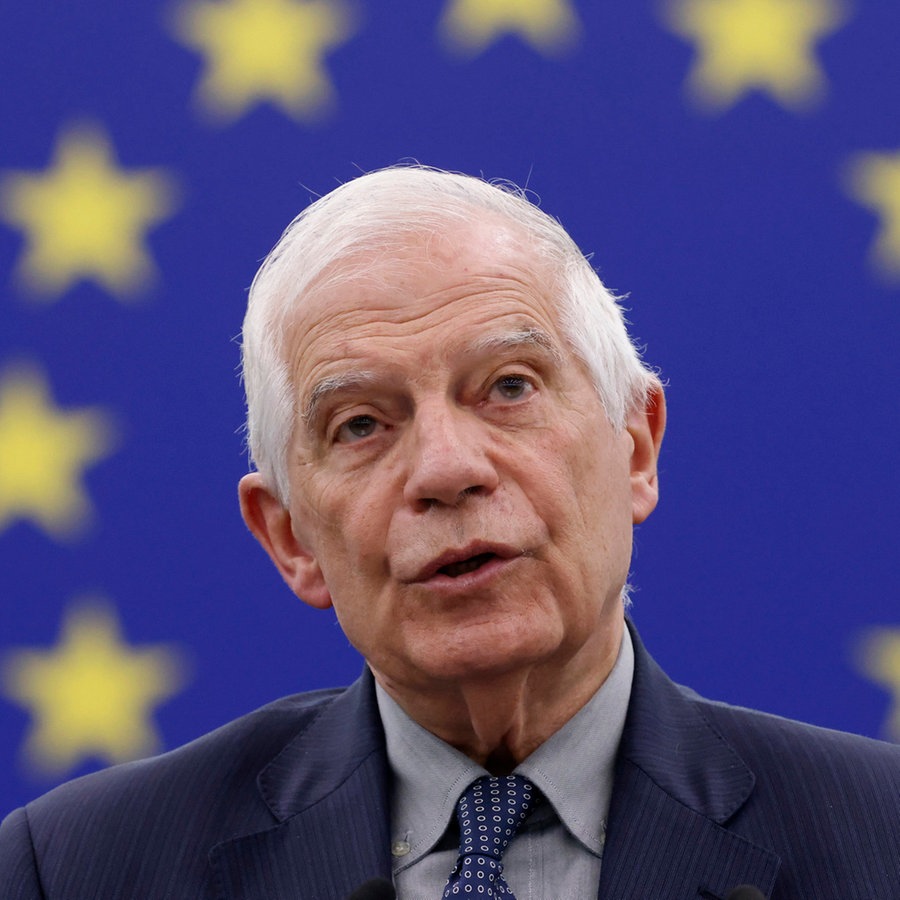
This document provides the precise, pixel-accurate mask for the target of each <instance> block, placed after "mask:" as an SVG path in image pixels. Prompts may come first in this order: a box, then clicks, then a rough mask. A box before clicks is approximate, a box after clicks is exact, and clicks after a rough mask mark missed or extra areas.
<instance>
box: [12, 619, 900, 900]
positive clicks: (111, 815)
mask: <svg viewBox="0 0 900 900" xmlns="http://www.w3.org/2000/svg"><path fill="white" fill-rule="evenodd" d="M635 654H636V659H635V676H634V687H633V690H632V698H631V703H630V707H629V713H628V720H627V723H626V726H625V731H624V734H623V738H622V743H621V747H620V751H619V756H618V761H617V770H616V777H615V786H614V791H613V798H612V806H611V809H610V814H609V822H608V828H607V837H606V846H605V850H604V856H603V870H602V876H601V882H600V885H599V897H600V898H603V900H688V898H691V900H693V898H720V900H721V898H724V897H726V896H727V894H728V892H729V891H730V890H731V889H732V888H733V887H734V886H736V885H738V884H743V883H749V884H753V885H756V886H757V887H758V888H759V889H760V890H761V891H762V893H763V894H764V895H765V896H766V897H768V898H771V900H788V898H791V900H794V898H808V900H897V898H900V747H896V746H893V745H889V744H882V743H879V742H876V741H868V740H865V739H863V738H859V737H853V736H850V735H845V734H840V733H836V732H830V731H825V730H822V729H817V728H813V727H811V726H807V725H801V724H799V723H796V722H790V721H787V720H784V719H779V718H776V717H773V716H768V715H764V714H762V713H757V712H752V711H749V710H744V709H737V708H734V707H730V706H726V705H723V704H719V703H712V702H710V701H707V700H704V699H702V698H700V697H698V696H697V695H695V694H694V693H693V692H691V691H688V690H686V689H684V688H681V687H678V686H676V685H675V684H673V683H672V682H671V681H670V680H669V679H668V678H667V677H666V676H665V674H664V673H663V672H662V671H661V670H660V669H659V668H658V667H657V665H656V664H655V663H654V662H653V660H652V659H651V658H650V656H649V655H648V654H647V652H646V651H645V650H644V649H643V647H642V646H641V644H640V641H639V640H638V639H637V637H636V636H635ZM388 796H389V771H388V765H387V760H386V757H385V747H384V737H383V734H382V730H381V725H380V721H379V718H378V713H377V707H376V704H375V698H374V690H373V684H372V679H371V676H370V675H368V674H366V675H364V676H363V677H362V678H361V679H360V680H359V681H357V682H356V683H355V684H353V685H352V686H351V687H349V688H347V689H345V690H336V691H319V692H315V693H310V694H300V695H298V696H295V697H288V698H286V699H284V700H279V701H277V702H275V703H273V704H271V705H269V706H266V707H264V708H263V709H260V710H258V711H256V712H254V713H251V714H250V715H248V716H245V717H244V718H242V719H239V720H237V721H235V722H232V723H231V724H229V725H226V726H225V727H223V728H221V729H219V730H218V731H215V732H213V733H212V734H209V735H207V736H205V737H203V738H200V739H199V740H197V741H194V742H193V743H191V744H188V745H187V746H185V747H182V748H180V749H178V750H175V751H173V752H171V753H167V754H165V755H163V756H160V757H156V758H154V759H149V760H144V761H141V762H137V763H133V764H129V765H125V766H119V767H116V768H112V769H108V770H106V771H104V772H100V773H97V774H95V775H89V776H87V777H86V778H81V779H78V780H76V781H73V782H70V783H69V784H66V785H63V786H62V787H60V788H57V789H56V790H55V791H52V792H51V793H50V794H47V795H46V796H44V797H42V798H41V799H39V800H36V801H35V802H34V803H31V804H29V805H28V806H27V807H26V808H25V809H20V810H17V811H16V812H14V813H13V814H12V815H11V816H9V817H8V818H7V819H6V821H5V822H4V824H3V826H2V828H0V898H2V900H26V898H27V900H36V898H51V900H113V898H115V900H138V898H148V900H149V898H153V900H159V898H198V900H199V898H204V900H211V898H221V900H225V898H229V900H237V898H242V900H251V898H252V900H289V898H290V900H313V898H318V900H332V898H333V900H343V898H346V896H347V895H348V894H349V893H351V892H352V891H353V890H354V889H355V888H356V887H358V886H359V885H360V884H361V883H362V882H364V881H366V880H367V879H369V878H372V877H374V876H378V875H381V876H385V877H390V870H391V859H390V852H389V847H390V837H389V824H388V810H389V804H388ZM548 900H572V898H548Z"/></svg>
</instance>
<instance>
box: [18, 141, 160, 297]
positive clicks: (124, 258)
mask: <svg viewBox="0 0 900 900" xmlns="http://www.w3.org/2000/svg"><path fill="white" fill-rule="evenodd" d="M174 206H175V188H174V183H173V182H172V180H171V179H170V178H169V177H168V176H167V175H165V174H163V173H162V172H161V171H160V170H157V169H140V170H137V171H134V172H130V173H126V172H125V171H124V170H120V169H119V168H118V167H117V165H116V160H115V155H114V153H113V149H112V147H111V146H110V143H109V140H108V139H107V138H106V136H105V135H104V134H103V133H102V132H101V131H100V130H99V129H96V128H91V127H88V126H83V125H82V126H75V127H71V128H69V129H67V130H66V131H64V132H63V134H62V135H61V136H60V139H59V142H58V144H57V147H56V152H55V158H54V161H53V164H52V166H51V167H50V168H49V169H47V170H46V171H45V172H44V173H43V174H34V173H32V172H11V173H7V175H6V177H5V178H4V179H3V182H2V185H0V215H2V217H3V218H5V219H6V220H7V221H8V222H9V223H11V224H12V225H13V226H15V227H18V228H21V229H22V230H24V231H25V232H26V235H27V242H26V249H25V252H24V254H23V256H22V258H21V260H20V261H19V265H18V275H19V277H20V278H21V280H22V282H23V283H24V285H25V287H26V288H27V289H29V290H30V291H32V292H33V293H35V294H37V295H39V296H42V297H43V299H45V300H50V299H53V298H54V297H58V296H59V295H60V294H62V293H63V292H64V291H65V290H66V289H67V288H68V287H69V286H70V285H71V284H73V283H74V282H76V281H78V280H79V279H92V280H93V281H95V282H96V283H98V284H100V285H102V286H103V287H105V288H106V289H107V290H108V291H109V292H110V293H112V294H114V295H117V296H118V297H119V298H121V299H127V297H128V296H129V295H133V294H135V293H137V292H139V291H140V290H141V289H142V288H143V287H145V286H146V284H147V283H148V282H149V281H150V280H151V278H152V277H153V276H154V274H155V267H154V264H153V262H152V260H151V258H150V256H149V254H148V252H147V250H146V248H145V246H144V233H145V232H146V231H147V230H148V229H149V228H150V227H151V226H152V225H153V224H154V223H156V222H158V221H160V220H161V219H164V218H165V217H166V216H168V215H169V214H170V213H171V212H172V210H173V208H174Z"/></svg>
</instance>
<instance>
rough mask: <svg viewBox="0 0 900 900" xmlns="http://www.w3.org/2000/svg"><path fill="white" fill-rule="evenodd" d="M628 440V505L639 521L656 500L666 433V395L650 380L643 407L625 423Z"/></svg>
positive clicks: (642, 519) (656, 381)
mask: <svg viewBox="0 0 900 900" xmlns="http://www.w3.org/2000/svg"><path fill="white" fill-rule="evenodd" d="M626 428H627V430H628V433H629V434H630V435H631V439H632V452H631V502H632V521H633V522H634V524H635V525H638V524H640V523H641V522H643V521H644V520H645V519H646V518H647V516H649V515H650V513H652V512H653V510H654V509H656V503H657V501H658V500H659V475H658V472H657V463H658V461H659V450H660V447H661V446H662V439H663V434H664V432H665V430H666V396H665V394H664V393H663V388H662V385H661V384H660V383H659V381H658V380H657V379H655V378H654V380H653V384H652V385H651V386H650V388H649V389H648V391H647V400H646V402H645V403H644V405H643V406H642V407H640V408H638V409H635V410H633V411H632V412H631V413H629V416H628V422H627V424H626Z"/></svg>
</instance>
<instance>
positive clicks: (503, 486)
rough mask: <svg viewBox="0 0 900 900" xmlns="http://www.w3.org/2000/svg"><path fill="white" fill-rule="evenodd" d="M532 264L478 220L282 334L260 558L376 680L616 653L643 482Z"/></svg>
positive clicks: (307, 304)
mask: <svg viewBox="0 0 900 900" xmlns="http://www.w3.org/2000/svg"><path fill="white" fill-rule="evenodd" d="M532 257H533V254H530V253H529V252H528V250H527V248H526V247H524V246H523V240H522V236H521V235H519V234H518V233H515V232H514V231H512V230H510V229H509V228H507V227H506V226H500V225H496V224H495V225H486V224H485V225H479V226H471V227H467V228H465V229H463V228H460V229H459V230H457V231H455V232H450V233H449V234H448V235H445V236H443V237H441V238H440V239H432V240H430V241H429V242H428V245H427V246H425V245H424V244H419V243H416V242H414V241H411V242H410V243H409V244H408V245H407V246H406V247H405V249H404V251H403V252H402V253H401V254H394V255H391V257H390V258H388V259H379V258H366V259H359V260H356V261H355V264H354V265H353V267H352V269H351V270H350V271H349V272H345V277H344V278H343V279H342V280H341V281H340V282H338V283H330V284H328V285H326V286H324V287H321V288H320V289H318V290H316V289H314V290H313V292H312V294H311V296H310V297H309V298H308V299H305V300H304V302H303V305H302V307H301V309H300V311H299V312H298V313H297V315H296V318H295V319H293V320H292V322H291V328H290V332H289V341H290V343H289V348H290V349H289V356H288V359H289V365H290V369H291V375H292V378H293V384H294V389H295V396H296V398H297V403H298V409H299V410H300V411H301V415H300V416H299V417H298V421H297V423H296V426H295V429H294V434H293V438H292V443H291V445H290V448H289V453H288V465H289V477H290V488H291V496H290V503H289V509H288V513H289V521H287V520H285V524H284V526H283V528H282V534H281V537H280V538H276V539H275V540H274V544H275V545H276V549H275V550H274V552H273V548H272V546H271V544H272V543H273V541H272V539H271V536H270V538H269V544H270V546H269V550H270V553H273V556H274V557H275V558H276V563H277V564H278V565H279V568H280V569H281V571H282V574H284V576H285V578H286V580H288V582H289V583H290V584H291V586H292V587H293V588H294V590H295V591H296V592H297V593H298V594H299V595H300V596H301V597H302V598H303V599H305V600H306V601H307V602H310V603H312V604H313V605H316V606H327V605H329V603H332V604H333V605H334V608H335V610H336V613H337V616H338V619H339V621H340V623H341V626H342V627H343V629H344V631H345V633H346V634H347V636H348V638H349V639H350V641H351V642H352V643H353V644H354V646H356V647H357V649H358V650H359V651H360V652H361V653H362V654H363V655H364V656H365V657H366V659H367V660H368V661H369V663H370V665H371V667H372V668H373V670H374V671H375V672H376V675H377V676H378V677H379V678H380V679H381V680H382V681H383V683H386V684H388V685H391V684H393V685H396V686H407V687H415V688H418V689H422V688H428V687H432V688H435V687H439V686H440V684H441V683H446V684H453V683H457V682H459V681H460V680H464V679H466V678H470V677H479V676H482V675H492V674H500V673H504V672H508V671H510V670H513V669H517V668H522V667H532V666H538V667H541V666H551V667H555V666H562V667H566V666H568V667H570V668H572V667H574V670H576V671H581V670H585V671H590V670H591V668H592V667H593V666H597V667H601V666H604V665H605V666H606V667H607V669H608V665H609V656H610V654H611V653H614V652H615V650H616V649H617V647H618V637H619V634H620V629H621V605H620V594H621V591H622V587H623V585H624V583H625V579H626V576H627V573H628V567H629V560H630V556H631V526H632V522H633V521H634V520H640V519H643V518H644V517H645V516H646V515H647V514H649V512H650V510H651V509H652V507H653V503H655V471H654V473H651V474H649V475H648V474H647V473H645V472H644V471H640V472H636V469H638V468H639V464H638V463H636V462H635V458H636V456H640V457H642V458H644V457H646V456H647V452H646V448H644V449H641V450H640V451H639V452H638V453H635V452H634V451H635V443H636V441H635V434H636V433H637V431H636V429H635V428H632V427H631V426H629V428H628V429H624V430H622V431H621V432H618V433H617V432H616V431H615V430H614V429H613V428H612V427H611V426H610V424H609V422H608V421H607V418H606V416H605V414H604V410H603V407H602V405H601V403H600V400H599V397H598V395H597V393H596V390H595V389H594V387H593V385H592V383H591V381H590V378H589V376H588V374H587V372H586V370H585V367H584V366H583V365H582V364H581V363H580V362H579V361H578V360H577V359H576V358H575V357H574V355H573V354H572V352H571V351H570V350H569V348H568V345H567V343H566V342H565V340H564V338H563V336H562V334H561V333H560V328H559V322H558V314H557V310H556V302H557V301H556V292H557V289H556V287H555V286H554V284H553V282H552V280H551V279H550V278H549V277H548V276H547V273H545V272H543V271H541V270H540V269H538V268H536V267H535V266H534V264H533V262H532ZM639 418H640V419H641V421H642V422H644V424H645V423H646V417H644V416H643V415H642V414H641V416H640V417H639ZM638 430H639V429H638ZM638 443H641V444H642V446H643V444H646V443H647V442H646V440H645V439H644V438H638ZM652 456H653V460H652V463H654V464H655V448H653V449H652ZM646 462H647V460H646V459H642V462H641V463H640V464H641V465H645V464H646ZM651 495H652V496H651ZM251 527H252V526H251ZM274 530H275V531H277V530H278V529H277V528H276V529H274ZM263 542H264V543H266V541H265V540H264V541H263Z"/></svg>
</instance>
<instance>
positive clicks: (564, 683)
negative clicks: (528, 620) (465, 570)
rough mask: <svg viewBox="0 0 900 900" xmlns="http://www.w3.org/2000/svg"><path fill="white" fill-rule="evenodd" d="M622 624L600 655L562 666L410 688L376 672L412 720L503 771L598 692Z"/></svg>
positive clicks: (591, 649) (588, 653)
mask: <svg viewBox="0 0 900 900" xmlns="http://www.w3.org/2000/svg"><path fill="white" fill-rule="evenodd" d="M623 628H624V622H623V621H622V620H619V622H618V623H617V627H616V628H614V629H613V630H612V631H611V633H610V634H609V635H607V639H606V640H605V641H604V642H603V647H602V652H601V653H599V654H598V653H597V648H596V646H595V645H594V644H591V645H589V646H586V647H585V648H582V653H579V654H576V656H575V657H573V658H572V659H570V660H568V661H567V664H565V665H563V666H560V665H559V664H558V663H556V664H554V662H553V661H551V662H549V663H543V664H539V665H533V666H529V667H525V668H523V669H516V670H513V671H507V672H502V673H497V674H493V675H492V674H483V673H481V674H479V675H478V676H477V677H475V678H470V679H463V680H458V681H454V682H453V683H452V684H449V685H448V684H443V683H442V684H438V685H430V686H429V687H428V688H427V689H423V688H422V686H421V685H416V687H415V688H413V689H408V688H406V687H405V686H403V685H400V684H397V683H396V682H392V681H391V680H390V679H389V678H386V677H385V676H384V675H383V674H382V673H380V672H378V671H377V670H375V669H373V673H374V675H375V678H376V679H377V680H378V682H379V684H380V685H381V686H382V687H383V688H384V689H385V690H386V691H387V692H388V694H390V696H391V697H392V698H393V699H394V700H395V701H396V702H397V703H398V704H399V706H400V707H401V708H402V709H403V710H404V711H405V712H406V714H407V715H408V716H409V717H410V718H411V719H413V720H414V721H415V722H418V724H419V725H421V726H422V727H423V728H425V729H427V730H428V731H430V732H431V733H432V734H434V735H436V736H437V737H439V738H440V739H441V740H443V741H445V742H446V743H448V744H450V745H451V746H453V747H455V748H456V749H457V750H459V751H460V752H462V753H464V754H465V755H466V756H468V757H469V758H470V759H472V760H474V761H475V762H477V763H478V764H479V765H481V766H482V767H484V768H485V769H487V770H488V771H489V772H491V773H492V774H495V775H503V774H507V773H509V772H511V771H512V770H513V769H514V768H515V767H516V766H517V765H518V764H519V763H520V762H522V760H524V759H525V758H526V757H528V756H529V755H531V753H533V752H534V751H535V750H536V749H537V748H538V747H539V746H540V745H541V744H543V743H544V741H546V740H547V739H548V738H549V737H550V736H551V735H553V734H554V733H555V732H557V731H558V730H559V729H560V728H562V727H563V725H565V724H566V722H568V721H569V719H571V718H572V716H574V715H575V714H576V713H577V712H578V711H579V710H580V709H581V708H582V707H583V706H584V705H585V704H586V703H587V702H588V700H590V699H591V697H593V696H594V694H595V693H596V692H597V690H598V689H599V688H600V686H601V685H602V684H603V682H604V681H606V678H607V677H608V676H609V673H610V672H611V671H612V668H613V666H614V665H615V662H616V659H617V658H618V654H619V647H620V645H621V641H622V630H623ZM582 655H583V656H584V657H585V658H584V659H582Z"/></svg>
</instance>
